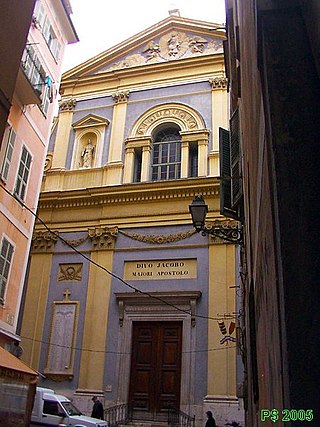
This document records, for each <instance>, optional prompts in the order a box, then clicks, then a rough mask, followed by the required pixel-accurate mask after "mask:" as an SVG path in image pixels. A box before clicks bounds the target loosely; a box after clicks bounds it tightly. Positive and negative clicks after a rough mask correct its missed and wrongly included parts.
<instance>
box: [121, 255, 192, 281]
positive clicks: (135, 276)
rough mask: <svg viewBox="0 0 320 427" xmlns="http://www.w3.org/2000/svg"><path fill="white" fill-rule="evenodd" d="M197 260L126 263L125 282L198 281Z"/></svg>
mask: <svg viewBox="0 0 320 427" xmlns="http://www.w3.org/2000/svg"><path fill="white" fill-rule="evenodd" d="M196 278H197V260H196V259H174V260H151V261H150V260H148V261H126V262H125V264H124V279H125V280H171V279H196Z"/></svg>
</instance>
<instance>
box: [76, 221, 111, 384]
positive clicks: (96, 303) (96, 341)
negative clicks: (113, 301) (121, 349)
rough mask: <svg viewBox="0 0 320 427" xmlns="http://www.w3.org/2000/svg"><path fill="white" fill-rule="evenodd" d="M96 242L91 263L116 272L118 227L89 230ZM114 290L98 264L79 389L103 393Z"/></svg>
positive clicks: (92, 269) (92, 278) (89, 295)
mask: <svg viewBox="0 0 320 427" xmlns="http://www.w3.org/2000/svg"><path fill="white" fill-rule="evenodd" d="M89 236H90V237H91V239H92V251H91V260H92V261H94V262H95V263H97V264H99V265H101V266H103V267H104V268H106V269H107V270H109V271H111V270H112V264H113V252H114V251H113V250H114V244H115V240H116V236H117V229H116V228H108V227H103V228H101V227H96V228H92V229H89ZM110 289H111V276H110V275H109V274H108V273H107V272H106V271H104V270H102V269H101V268H98V267H97V266H96V265H94V264H91V265H90V270H89V280H88V290H87V301H86V307H85V312H86V313H92V314H93V315H92V316H91V315H90V316H89V315H88V316H86V318H85V322H84V330H83V344H82V346H83V348H85V349H90V351H83V352H82V355H81V361H80V373H79V386H78V387H79V389H81V390H95V391H102V390H103V377H104V364H105V352H106V336H107V321H108V310H109V299H110Z"/></svg>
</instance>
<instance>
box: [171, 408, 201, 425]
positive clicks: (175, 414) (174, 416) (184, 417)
mask: <svg viewBox="0 0 320 427" xmlns="http://www.w3.org/2000/svg"><path fill="white" fill-rule="evenodd" d="M195 420H196V417H195V415H194V416H193V417H191V416H190V415H188V414H186V413H185V412H183V411H180V409H177V408H174V407H171V408H169V409H168V424H169V426H170V427H195Z"/></svg>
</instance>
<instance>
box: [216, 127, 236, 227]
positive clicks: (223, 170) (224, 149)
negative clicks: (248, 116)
mask: <svg viewBox="0 0 320 427" xmlns="http://www.w3.org/2000/svg"><path fill="white" fill-rule="evenodd" d="M219 150H220V175H221V178H220V213H221V214H222V215H224V216H226V217H228V218H234V219H238V212H237V210H235V209H233V207H232V203H231V186H232V180H231V152H230V137H229V131H228V130H226V129H223V128H219Z"/></svg>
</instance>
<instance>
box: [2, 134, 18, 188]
mask: <svg viewBox="0 0 320 427" xmlns="http://www.w3.org/2000/svg"><path fill="white" fill-rule="evenodd" d="M5 137H6V139H7V146H6V153H5V156H4V160H3V164H2V169H1V178H2V179H3V181H5V182H6V181H7V179H8V175H9V168H10V163H11V159H12V153H13V149H14V141H15V139H16V133H15V131H14V130H13V129H12V127H11V126H10V127H8V128H7V129H6V133H5Z"/></svg>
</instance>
